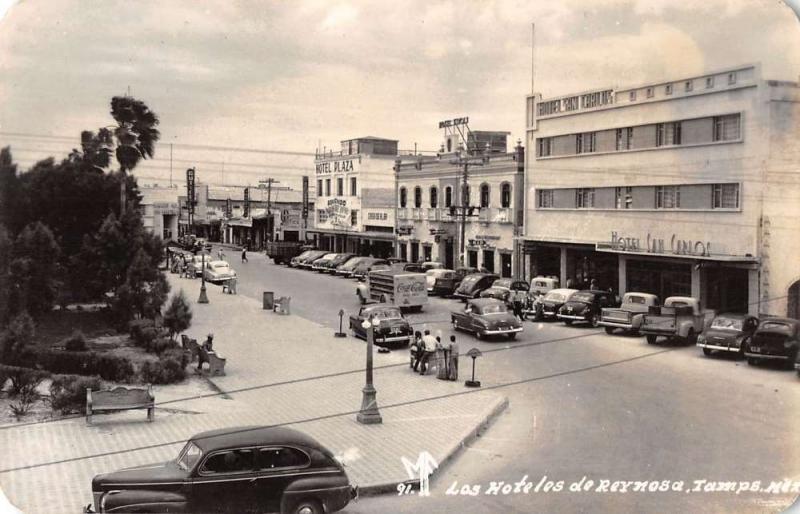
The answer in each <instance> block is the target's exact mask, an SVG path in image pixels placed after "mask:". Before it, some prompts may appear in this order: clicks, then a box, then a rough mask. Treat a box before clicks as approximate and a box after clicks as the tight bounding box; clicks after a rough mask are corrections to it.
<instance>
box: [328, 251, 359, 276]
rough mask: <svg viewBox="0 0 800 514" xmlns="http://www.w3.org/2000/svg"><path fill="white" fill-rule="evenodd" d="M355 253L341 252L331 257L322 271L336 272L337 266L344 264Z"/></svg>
mask: <svg viewBox="0 0 800 514" xmlns="http://www.w3.org/2000/svg"><path fill="white" fill-rule="evenodd" d="M353 257H354V255H353V254H352V253H340V254H339V255H337V256H336V257H334V258H333V259H331V260H330V261H329V262H328V263H327V264H326V265H325V268H324V269H321V270H320V271H322V273H331V274H333V273H336V268H338V267H339V266H341V265H342V264H344V263H345V262H347V261H349V260H350V259H352V258H353Z"/></svg>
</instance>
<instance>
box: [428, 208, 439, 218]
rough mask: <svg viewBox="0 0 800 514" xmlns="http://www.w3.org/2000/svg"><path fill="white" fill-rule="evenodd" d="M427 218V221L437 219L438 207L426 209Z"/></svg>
mask: <svg viewBox="0 0 800 514" xmlns="http://www.w3.org/2000/svg"><path fill="white" fill-rule="evenodd" d="M428 220H429V221H439V209H436V208H430V209H428Z"/></svg>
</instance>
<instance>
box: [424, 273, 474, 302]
mask: <svg viewBox="0 0 800 514" xmlns="http://www.w3.org/2000/svg"><path fill="white" fill-rule="evenodd" d="M480 272H481V271H480V270H479V269H478V268H457V269H456V270H455V274H454V276H452V277H448V278H444V277H437V278H436V282H434V284H433V290H432V291H431V294H434V295H439V296H445V297H446V296H451V295H452V294H453V293H455V292H456V289H458V286H459V285H460V284H461V281H462V280H464V277H466V276H467V275H472V274H473V273H480Z"/></svg>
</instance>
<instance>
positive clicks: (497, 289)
mask: <svg viewBox="0 0 800 514" xmlns="http://www.w3.org/2000/svg"><path fill="white" fill-rule="evenodd" d="M530 287H531V286H530V284H528V283H527V282H525V281H524V280H514V279H513V278H499V279H497V280H495V281H494V282H493V283H492V286H491V287H488V288H486V289H484V290H483V291H481V298H495V299H497V300H502V301H504V302H506V303H508V295H509V294H511V291H523V292H525V293H527V292H528V289H530Z"/></svg>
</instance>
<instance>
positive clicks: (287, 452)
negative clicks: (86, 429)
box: [85, 427, 358, 514]
mask: <svg viewBox="0 0 800 514" xmlns="http://www.w3.org/2000/svg"><path fill="white" fill-rule="evenodd" d="M92 496H93V498H94V509H96V510H92V507H91V506H89V507H87V508H86V509H85V512H237V513H239V512H242V513H245V512H253V513H260V512H281V513H282V514H286V513H290V514H322V513H323V512H334V511H337V510H341V509H343V508H344V507H345V506H346V505H347V504H348V503H349V502H350V500H351V499H354V498H356V497H357V496H358V489H357V488H356V487H354V486H352V485H351V484H350V480H349V479H348V478H347V474H346V473H345V471H344V468H343V467H342V464H341V463H339V461H338V460H337V459H336V458H335V457H334V456H333V454H332V453H331V452H330V451H329V450H327V449H326V448H325V447H324V446H322V445H321V444H320V443H318V442H317V441H316V440H314V439H313V438H311V437H309V436H308V435H306V434H304V433H302V432H299V431H297V430H292V429H290V428H284V427H237V428H227V429H222V430H212V431H209V432H203V433H200V434H197V435H195V436H193V437H192V438H191V439H189V441H188V442H187V443H186V445H185V446H184V447H183V449H182V450H181V452H180V454H179V455H178V457H177V458H176V459H175V460H171V461H168V462H165V463H160V464H157V465H148V466H138V467H135V468H128V469H123V470H120V471H115V472H113V473H107V474H103V475H97V476H96V477H94V479H93V480H92Z"/></svg>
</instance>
